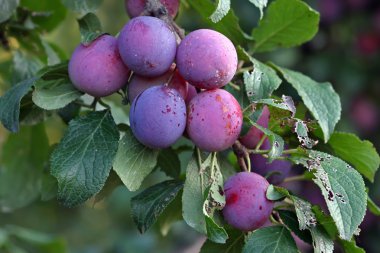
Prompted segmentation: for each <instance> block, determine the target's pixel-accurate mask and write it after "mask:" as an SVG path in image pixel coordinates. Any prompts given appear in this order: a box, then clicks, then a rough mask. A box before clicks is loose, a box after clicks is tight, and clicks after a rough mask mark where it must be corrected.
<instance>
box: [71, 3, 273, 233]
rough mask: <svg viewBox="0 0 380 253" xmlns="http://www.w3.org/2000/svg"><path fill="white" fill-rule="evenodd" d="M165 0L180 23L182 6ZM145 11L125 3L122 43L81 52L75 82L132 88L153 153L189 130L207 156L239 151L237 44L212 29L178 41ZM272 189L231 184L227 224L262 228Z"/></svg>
mask: <svg viewBox="0 0 380 253" xmlns="http://www.w3.org/2000/svg"><path fill="white" fill-rule="evenodd" d="M161 2H162V4H163V5H164V6H165V7H166V8H167V9H168V13H169V14H170V15H171V16H173V17H174V16H175V15H176V13H177V11H178V0H161ZM144 8H145V1H142V0H128V1H126V9H127V12H128V13H129V14H130V16H131V17H132V19H131V20H130V21H129V22H128V23H127V24H126V25H125V26H124V27H123V29H122V30H121V32H120V34H119V36H118V37H117V38H115V37H113V36H110V35H102V36H100V37H98V38H97V39H95V40H94V41H93V42H91V43H90V44H89V45H82V44H81V45H79V46H78V47H77V48H76V50H75V51H74V53H73V55H72V57H71V60H70V62H69V76H70V79H71V80H72V82H73V84H74V85H75V87H77V88H78V89H79V90H81V91H83V92H85V93H88V94H90V95H92V96H94V97H104V96H108V95H111V94H113V93H115V92H117V91H119V90H120V89H123V88H124V87H125V85H127V84H128V86H127V87H126V91H127V96H128V100H129V101H130V102H131V108H130V117H129V118H130V126H131V129H132V132H133V134H134V135H135V137H136V138H137V139H138V140H139V141H140V142H141V143H142V144H144V145H145V146H148V147H150V148H154V149H160V148H166V147H169V146H171V145H172V144H174V143H175V142H176V141H177V140H178V139H179V138H180V137H181V136H182V135H184V132H185V131H186V134H187V136H188V137H189V138H190V139H191V140H192V141H193V142H194V144H195V145H196V146H198V147H199V148H200V149H202V150H204V151H208V152H216V151H222V150H224V149H226V148H228V147H230V146H232V145H233V143H234V142H235V141H236V140H237V139H238V137H239V135H240V131H241V127H242V123H243V119H242V117H243V115H242V111H241V108H240V105H239V103H238V101H237V100H236V99H235V98H234V96H233V95H231V94H230V93H229V92H227V91H226V90H224V89H222V87H223V86H225V85H226V84H227V83H229V82H230V81H231V80H232V78H233V76H234V75H235V72H236V69H237V63H238V59H237V53H236V50H235V47H234V45H233V44H232V42H231V41H230V40H229V39H228V38H227V37H225V36H224V35H222V34H220V33H218V32H216V31H213V30H209V29H200V30H196V31H193V32H191V33H189V34H188V35H187V36H186V37H185V38H183V40H182V41H180V42H178V38H177V36H176V33H175V31H174V30H173V29H172V27H171V26H170V25H168V23H166V22H164V21H163V20H161V19H158V18H156V17H151V16H139V14H140V13H142V12H143V10H144ZM131 73H132V74H131ZM267 118H269V111H268V110H267V108H266V109H265V108H264V113H263V115H262V119H261V121H262V123H260V122H259V124H261V125H265V124H267V121H268V120H267ZM186 134H185V135H186ZM261 137H262V136H261V133H259V131H258V130H257V129H254V128H252V130H251V131H250V132H249V133H248V135H247V136H246V137H243V139H242V142H244V139H245V140H246V144H247V146H248V147H249V145H253V144H254V143H257V142H258V141H259V140H260V139H261ZM268 185H269V183H268V182H267V181H266V179H265V178H263V177H262V176H260V175H258V174H256V173H248V172H245V173H238V174H236V175H235V176H233V177H232V178H230V179H229V180H228V181H227V182H226V185H225V192H226V199H227V204H226V207H225V208H224V209H223V214H224V217H225V219H226V221H227V222H228V223H230V224H231V225H232V226H234V227H236V228H239V229H241V230H244V231H249V230H253V229H255V228H258V227H260V226H262V225H263V224H264V223H265V221H266V220H267V219H268V217H269V215H270V213H271V210H272V208H273V203H272V202H270V201H268V200H267V199H266V197H265V191H266V189H267V187H268Z"/></svg>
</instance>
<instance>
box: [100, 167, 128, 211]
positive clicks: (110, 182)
mask: <svg viewBox="0 0 380 253" xmlns="http://www.w3.org/2000/svg"><path fill="white" fill-rule="evenodd" d="M121 185H123V182H121V179H120V177H119V176H118V175H117V174H116V172H114V171H113V170H111V171H110V174H109V176H108V178H107V181H106V183H105V184H104V186H103V188H102V190H101V191H100V192H98V193H97V194H96V196H95V198H94V204H96V203H98V202H99V201H101V200H103V199H104V198H105V197H108V196H109V195H111V194H112V192H113V191H114V190H115V189H116V188H117V187H118V186H121Z"/></svg>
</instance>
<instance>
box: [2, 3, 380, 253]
mask: <svg viewBox="0 0 380 253" xmlns="http://www.w3.org/2000/svg"><path fill="white" fill-rule="evenodd" d="M8 2H9V4H6V5H1V7H0V14H1V15H0V17H1V19H0V22H1V24H0V25H1V26H2V27H4V28H5V29H4V32H3V33H2V36H4V38H5V40H6V41H7V39H8V38H16V40H17V41H18V42H19V43H20V44H21V48H22V49H23V50H24V51H20V50H17V51H14V52H13V55H14V58H13V73H14V77H13V78H12V86H11V87H10V89H9V90H8V91H7V92H6V93H5V94H4V95H3V96H2V97H0V121H1V122H2V124H3V125H4V127H5V128H7V129H8V130H9V131H11V132H18V133H17V134H14V135H11V136H10V137H9V139H8V140H7V142H6V143H5V145H4V148H3V152H2V155H1V157H0V166H1V167H0V210H1V211H3V212H9V211H12V210H15V209H17V208H20V207H23V206H25V205H28V204H30V203H31V202H33V201H35V200H36V199H38V198H41V199H42V200H49V199H52V198H54V197H55V196H56V197H57V199H58V200H59V201H60V202H61V203H62V204H63V205H65V206H69V207H73V206H77V205H80V204H83V203H84V202H85V201H87V200H89V199H90V198H92V197H94V196H95V201H99V200H100V199H102V198H103V197H104V196H106V195H107V193H109V192H110V191H111V190H112V189H113V188H114V187H115V186H117V185H119V184H123V185H125V186H126V187H127V188H128V189H129V190H130V191H137V190H139V189H140V187H141V185H142V183H143V181H144V179H145V178H146V177H148V176H149V175H150V174H151V173H152V171H154V170H155V169H159V170H162V171H163V172H165V173H166V175H167V176H168V177H170V178H172V179H170V180H167V181H164V182H161V183H159V184H157V185H154V186H151V187H149V188H147V189H145V190H144V191H142V192H141V193H139V194H138V195H136V196H135V197H134V198H133V199H132V200H131V206H132V214H133V219H134V221H135V223H136V225H137V227H138V229H139V230H140V232H142V233H143V232H145V231H146V230H148V229H149V228H150V227H151V226H152V225H153V224H154V223H155V222H158V224H159V225H160V228H161V232H162V233H163V234H166V233H167V232H168V230H169V229H170V225H171V224H172V223H173V222H174V221H176V220H179V219H183V220H184V221H185V222H186V223H187V224H188V225H189V226H190V227H192V228H194V229H195V230H196V231H198V232H200V233H203V234H205V235H207V238H208V240H207V241H206V243H205V244H204V245H203V247H202V250H201V252H204V253H206V252H253V251H254V252H279V251H280V250H283V249H286V252H297V247H296V244H295V242H294V239H293V238H292V236H291V234H290V233H291V232H294V233H295V234H296V235H297V236H298V237H299V238H301V239H302V240H304V241H305V242H307V243H311V244H312V245H313V247H314V250H315V252H325V253H328V252H333V249H334V240H337V241H338V242H339V243H340V244H342V245H343V248H344V249H346V251H347V252H351V251H353V250H354V251H355V252H356V251H358V252H364V251H363V250H362V249H359V248H358V247H357V246H356V244H355V239H354V235H356V234H357V233H358V226H359V225H360V223H361V222H362V221H363V218H364V214H365V212H366V209H367V201H368V207H369V210H370V211H371V212H373V213H375V214H376V215H379V213H380V212H379V208H378V207H377V206H376V205H375V204H374V203H373V202H372V201H371V200H370V199H369V198H368V194H367V192H366V188H365V184H364V180H363V178H362V176H364V177H365V178H366V179H368V180H369V181H370V182H373V180H374V175H375V173H376V171H377V169H378V167H379V163H380V158H379V155H378V154H377V153H376V150H375V149H374V147H373V145H372V144H371V143H370V142H368V141H362V140H360V139H359V138H358V137H356V136H355V135H353V134H349V133H342V132H335V131H334V128H335V126H336V124H337V122H338V121H339V119H340V113H341V104H340V99H339V96H338V95H337V94H336V92H335V91H334V89H333V87H332V85H331V84H330V83H328V82H324V83H319V82H317V81H314V80H312V79H310V78H309V77H307V76H305V75H303V74H301V73H299V72H295V71H292V70H289V69H286V68H283V67H280V66H277V65H275V64H274V63H263V62H260V61H259V60H257V59H256V58H254V57H253V56H252V54H253V53H259V52H265V51H271V50H274V49H276V48H280V47H293V46H297V45H300V44H302V43H304V42H306V41H308V40H310V39H311V38H312V37H313V36H314V35H315V34H316V32H317V30H318V22H319V14H318V13H317V12H316V11H314V10H313V9H311V8H310V7H309V6H308V5H307V4H305V3H304V2H302V1H300V0H276V1H273V2H272V3H271V4H270V5H269V6H268V8H267V10H266V13H265V15H264V12H263V9H264V8H265V7H266V5H267V1H265V0H250V2H252V3H253V4H254V5H255V6H257V7H258V8H259V9H260V12H261V20H260V22H259V25H258V26H257V27H256V28H254V29H253V31H252V34H251V35H248V34H245V33H244V32H243V31H242V29H241V28H240V27H239V23H238V18H237V17H236V16H235V15H234V13H233V11H232V10H230V1H229V0H219V1H218V4H217V6H216V7H215V5H214V4H213V3H212V1H205V0H194V1H186V6H190V7H191V8H193V9H195V10H196V11H197V12H199V13H200V14H201V16H202V17H203V18H204V19H205V22H207V23H208V24H209V25H210V27H212V28H213V29H215V30H217V31H219V32H221V33H223V34H225V35H226V36H228V37H229V38H230V39H231V40H232V41H233V42H234V43H235V45H236V47H237V50H238V54H239V60H240V61H241V62H243V65H242V67H241V68H239V70H238V72H237V75H236V77H235V78H234V80H233V83H231V84H230V85H228V86H227V87H226V89H228V90H229V91H230V92H231V93H232V94H234V96H235V97H236V98H237V99H238V101H239V103H240V104H241V106H242V108H243V109H244V121H245V122H244V124H245V127H244V128H245V129H247V128H249V127H251V126H256V127H257V128H259V129H260V130H262V131H263V133H264V134H265V136H267V137H268V138H269V140H270V142H271V149H270V150H259V151H261V153H262V154H264V155H266V156H267V157H268V159H269V161H273V160H275V159H283V158H285V156H284V155H285V153H284V144H285V143H288V144H289V145H290V146H292V147H296V148H294V149H291V152H289V151H290V150H288V154H289V153H291V156H290V157H289V158H288V159H290V160H291V161H292V162H293V163H295V164H300V165H303V166H304V167H305V168H306V171H305V178H306V177H307V178H309V179H311V180H313V181H314V182H315V183H316V184H317V185H318V186H319V187H320V189H321V191H322V194H323V196H324V198H325V200H326V203H327V206H328V210H329V213H330V214H329V215H328V214H325V213H324V212H322V211H321V209H320V208H319V207H317V206H312V205H311V204H310V203H309V202H308V201H306V200H303V199H301V198H299V197H297V196H295V195H293V194H292V193H291V192H289V191H288V190H286V189H284V188H280V187H276V186H271V187H269V189H268V191H267V197H268V198H269V199H271V200H273V201H279V202H281V203H283V205H278V206H277V207H276V208H275V210H274V212H273V215H272V220H273V222H274V223H275V226H271V227H265V228H261V229H258V230H255V231H253V232H252V233H249V234H244V233H242V232H239V231H237V230H234V229H232V228H230V227H228V226H226V225H225V224H223V221H222V219H221V216H220V212H219V211H220V210H221V209H222V208H223V206H224V205H225V199H224V196H223V194H222V193H223V182H224V180H225V179H226V178H228V177H229V176H230V175H233V174H234V173H236V169H235V167H234V166H233V165H235V164H234V162H231V159H228V157H227V156H226V155H225V153H223V154H219V155H216V154H215V153H212V154H203V153H201V152H200V151H199V150H198V149H195V151H194V153H193V154H192V155H191V157H190V159H184V156H186V155H187V154H188V153H189V152H190V153H191V151H192V150H193V149H194V147H193V145H192V144H191V143H189V142H186V141H185V140H181V141H180V142H179V143H178V144H176V145H175V146H174V147H172V148H169V149H165V150H160V151H158V150H151V149H149V148H147V147H145V146H143V145H142V144H140V143H139V142H138V141H137V140H136V139H135V138H134V136H133V134H132V132H131V130H130V128H129V126H128V125H126V124H117V123H116V122H115V119H114V115H113V112H114V108H113V107H110V106H109V105H107V104H105V103H104V101H102V100H98V99H94V102H93V103H92V104H86V103H85V102H86V101H85V100H84V98H83V94H82V93H81V92H79V91H78V90H76V89H75V88H74V87H73V85H72V83H71V81H70V79H69V77H68V72H67V62H66V61H64V60H63V59H64V56H62V54H61V53H60V50H59V49H58V47H56V46H55V45H52V44H51V43H48V42H46V41H44V39H42V37H41V36H40V33H42V32H45V31H50V30H52V29H53V28H54V27H55V26H56V25H57V24H58V23H59V21H61V20H62V19H63V17H64V15H65V13H64V12H62V8H59V10H60V11H59V12H55V9H54V8H55V7H56V6H57V5H61V4H64V5H65V6H66V7H67V8H69V9H71V10H73V11H76V12H80V13H82V14H86V15H84V16H83V17H82V18H80V19H79V20H78V23H79V27H80V32H81V41H82V43H85V44H86V43H90V42H91V41H92V40H93V39H95V38H96V37H97V36H99V35H100V34H102V31H101V25H100V22H99V20H98V19H97V17H96V15H95V14H93V13H91V12H92V11H94V10H95V9H96V8H97V7H98V6H99V4H100V3H101V1H99V0H98V1H89V0H87V1H73V0H62V3H61V2H60V1H58V0H54V1H51V0H49V1H48V0H45V1H42V0H41V1H39V4H36V3H35V1H28V0H25V1H21V4H20V3H19V1H17V0H13V1H8ZM32 2H33V4H32ZM184 2H185V1H184ZM51 13H54V15H53V16H51V17H50V15H51ZM26 37H27V38H28V41H30V42H31V43H28V44H25V43H24V41H26V39H25V38H26ZM23 43H24V44H25V45H24V44H23ZM4 46H6V47H8V46H9V45H4ZM26 52H27V53H26ZM237 84H241V85H237ZM280 85H291V86H292V87H293V88H294V89H295V90H296V91H297V92H298V94H299V96H300V97H301V99H302V102H299V103H298V105H297V106H295V103H294V102H293V100H292V98H291V97H288V96H282V97H281V98H278V97H275V96H273V95H272V93H273V92H274V91H276V90H277V89H278V88H279V87H280ZM123 92H124V91H122V92H121V94H122V95H123ZM99 104H100V106H99ZM97 105H98V106H97ZM263 105H268V106H269V107H270V111H271V115H272V116H271V122H270V127H269V128H268V129H266V128H262V127H260V126H259V125H257V124H256V123H255V122H256V119H257V117H258V116H259V115H260V111H261V110H260V109H261V108H262V106H263ZM126 106H128V105H126ZM252 107H255V108H256V109H257V110H256V112H253V110H250V108H252ZM302 108H306V109H307V110H308V111H309V112H310V114H311V115H312V116H313V118H314V120H305V113H304V112H303V111H305V110H302ZM51 114H57V115H59V116H60V117H61V118H62V119H63V121H64V122H68V129H67V132H66V134H65V135H64V136H63V138H62V140H61V141H60V143H59V144H58V145H54V146H52V147H50V146H49V142H48V139H47V135H46V132H45V128H44V121H45V119H46V118H47V117H48V116H49V115H51ZM20 123H21V124H22V126H21V127H20ZM124 123H127V122H124ZM244 131H246V130H243V132H244ZM318 141H320V142H321V143H320V144H319V145H318V146H316V145H317V144H318ZM25 143H28V145H25ZM315 147H317V148H318V150H321V151H325V150H329V151H330V153H332V154H331V155H330V154H326V153H324V152H321V151H316V150H312V149H313V148H315ZM258 148H259V147H258ZM185 153H186V155H184V154H185ZM15 154H16V155H17V159H13V157H15ZM49 157H50V158H49ZM351 166H352V167H351ZM184 167H185V168H184ZM181 168H184V169H183V171H184V173H182V170H181ZM10 184H12V187H11V190H10V187H9V185H10ZM31 189H32V190H31ZM10 231H13V230H10ZM2 233H3V234H4V232H2V230H0V239H1V235H2ZM7 233H11V232H7ZM0 246H1V241H0Z"/></svg>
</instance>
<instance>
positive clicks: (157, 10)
mask: <svg viewBox="0 0 380 253" xmlns="http://www.w3.org/2000/svg"><path fill="white" fill-rule="evenodd" d="M141 15H144V16H153V17H156V18H159V19H161V20H163V21H165V22H166V23H167V24H169V25H170V26H171V27H172V28H173V30H174V31H175V33H176V34H177V36H178V37H179V38H180V40H182V39H183V38H185V31H184V30H183V29H182V28H181V27H179V26H178V25H177V24H176V23H175V22H174V20H173V18H172V17H171V16H170V15H169V12H168V10H167V9H166V7H165V6H164V5H163V4H162V3H161V2H160V0H147V1H146V4H145V9H144V11H143V12H142V13H141Z"/></svg>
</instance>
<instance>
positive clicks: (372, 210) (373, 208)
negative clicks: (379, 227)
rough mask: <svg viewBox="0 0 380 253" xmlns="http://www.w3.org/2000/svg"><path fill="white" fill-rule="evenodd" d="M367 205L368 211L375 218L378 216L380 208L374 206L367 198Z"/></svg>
mask: <svg viewBox="0 0 380 253" xmlns="http://www.w3.org/2000/svg"><path fill="white" fill-rule="evenodd" d="M367 205H368V209H369V211H370V212H371V213H373V214H374V215H376V216H380V207H379V206H378V205H376V203H375V202H373V200H372V199H370V198H369V197H368V200H367Z"/></svg>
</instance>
